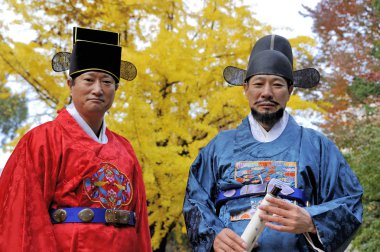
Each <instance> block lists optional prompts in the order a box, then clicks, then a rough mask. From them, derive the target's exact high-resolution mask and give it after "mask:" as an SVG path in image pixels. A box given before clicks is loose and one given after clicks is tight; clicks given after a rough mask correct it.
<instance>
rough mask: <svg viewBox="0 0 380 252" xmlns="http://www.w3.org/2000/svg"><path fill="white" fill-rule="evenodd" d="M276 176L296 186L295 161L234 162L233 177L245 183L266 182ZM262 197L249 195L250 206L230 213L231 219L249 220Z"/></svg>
mask: <svg viewBox="0 0 380 252" xmlns="http://www.w3.org/2000/svg"><path fill="white" fill-rule="evenodd" d="M272 178H276V179H278V180H281V181H282V182H284V183H286V184H287V185H289V186H291V187H297V163H296V162H285V161H239V162H237V163H236V164H235V172H234V179H235V180H236V181H237V182H240V183H242V184H245V185H249V184H264V183H268V182H269V181H270V180H271V179H272ZM262 199H263V197H249V200H250V205H251V207H250V208H249V209H247V210H245V211H242V212H240V213H237V214H233V215H232V214H231V221H238V220H249V219H251V218H252V216H253V215H254V214H255V212H256V209H257V207H258V206H259V205H260V202H261V200H262Z"/></svg>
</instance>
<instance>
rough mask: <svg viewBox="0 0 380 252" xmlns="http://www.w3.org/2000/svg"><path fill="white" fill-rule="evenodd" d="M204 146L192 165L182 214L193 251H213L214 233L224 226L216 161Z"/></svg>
mask: <svg viewBox="0 0 380 252" xmlns="http://www.w3.org/2000/svg"><path fill="white" fill-rule="evenodd" d="M208 150H209V148H208V147H205V148H204V149H203V150H202V151H201V152H200V153H199V155H198V157H197V158H196V160H195V161H194V163H193V164H192V165H191V167H190V172H189V177H188V182H187V188H186V194H185V200H184V206H183V214H184V217H185V223H186V227H187V234H188V237H189V239H190V243H191V245H192V247H193V251H197V252H202V251H211V249H212V246H213V242H214V239H215V236H216V235H217V234H218V233H219V232H220V231H222V229H223V228H224V225H223V223H222V221H221V220H220V219H219V218H218V216H217V214H216V209H215V205H214V200H213V197H212V195H215V194H214V192H215V190H216V188H215V187H216V184H217V183H216V175H215V174H216V172H215V170H216V169H215V167H214V165H215V160H214V159H213V158H212V157H211V155H209V151H208Z"/></svg>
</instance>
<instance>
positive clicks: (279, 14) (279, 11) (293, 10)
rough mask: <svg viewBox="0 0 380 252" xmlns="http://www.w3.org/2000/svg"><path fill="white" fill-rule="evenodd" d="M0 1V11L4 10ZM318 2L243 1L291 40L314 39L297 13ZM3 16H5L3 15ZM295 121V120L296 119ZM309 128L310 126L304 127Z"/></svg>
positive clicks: (18, 35)
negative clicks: (297, 38)
mask: <svg viewBox="0 0 380 252" xmlns="http://www.w3.org/2000/svg"><path fill="white" fill-rule="evenodd" d="M2 2H3V1H2V0H0V5H1V6H3V7H0V9H3V8H4V5H3V4H2ZM318 2H319V0H308V1H305V0H287V1H284V0H245V3H246V4H248V5H250V6H251V8H252V10H253V11H254V12H255V13H256V18H257V19H258V20H259V21H260V22H261V23H266V24H269V25H271V26H272V27H273V28H275V29H274V33H275V34H277V35H281V36H284V37H288V38H292V37H296V36H301V35H304V36H310V37H314V35H313V33H312V25H313V22H312V19H311V18H305V17H303V16H302V15H300V14H299V12H302V13H305V10H304V9H303V7H302V4H303V5H305V6H308V7H311V8H312V9H314V7H315V6H316V4H317V3H318ZM3 14H5V15H3ZM6 14H8V15H9V16H8V18H11V15H12V14H11V13H9V12H5V13H2V15H1V16H2V17H1V18H2V19H3V20H4V19H7V17H6ZM33 35H34V33H33V32H28V31H26V30H25V28H22V27H17V29H15V30H14V32H13V33H12V34H11V36H12V37H13V38H14V39H17V40H19V41H22V40H24V39H25V38H27V37H28V36H29V37H30V36H33ZM296 119H297V118H296ZM304 126H309V127H311V126H312V125H307V124H306V125H305V124H304ZM9 156H10V153H3V152H2V151H1V150H0V173H1V170H2V169H3V167H4V166H5V163H6V161H7V159H8V158H9Z"/></svg>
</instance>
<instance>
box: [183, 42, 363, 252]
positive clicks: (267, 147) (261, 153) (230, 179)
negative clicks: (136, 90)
mask: <svg viewBox="0 0 380 252" xmlns="http://www.w3.org/2000/svg"><path fill="white" fill-rule="evenodd" d="M292 65H293V56H292V49H291V46H290V44H289V42H288V40H287V39H285V38H283V37H280V36H277V35H269V36H265V37H263V38H261V39H260V40H258V41H257V43H256V44H255V46H254V48H253V50H252V53H251V56H250V59H249V63H248V67H247V70H246V71H245V70H242V69H238V68H235V67H228V68H226V69H225V71H224V78H225V79H226V81H227V82H229V83H230V84H232V85H241V84H243V85H244V90H245V95H246V97H247V99H248V102H249V106H250V108H251V113H250V114H249V115H248V117H247V118H245V119H244V120H243V122H242V124H241V125H240V126H239V127H238V128H236V129H233V130H228V131H223V132H220V133H219V134H218V135H217V136H216V137H215V138H214V139H213V140H212V141H211V142H210V143H209V144H208V145H207V146H206V147H205V148H203V149H202V150H201V152H200V153H199V155H198V157H197V158H196V160H195V161H194V163H193V164H192V166H191V168H190V172H189V178H188V184H187V189H186V196H185V200H184V207H183V213H184V217H185V222H186V226H187V232H188V236H189V239H190V242H191V244H192V246H193V250H194V251H197V252H198V251H212V250H214V251H247V249H248V245H247V244H245V242H244V240H243V239H241V237H240V236H241V234H242V233H243V231H244V229H245V227H246V226H247V224H248V222H249V220H250V218H251V217H252V216H253V214H254V212H255V210H256V209H257V207H258V205H259V204H260V201H261V200H262V199H263V196H264V195H265V186H266V184H267V183H268V182H269V180H271V179H273V178H276V179H278V180H280V181H281V182H283V183H284V184H287V185H288V186H290V187H291V188H292V189H291V191H290V192H288V194H285V193H284V194H282V198H285V200H284V199H272V200H270V203H271V204H272V205H271V206H260V207H259V208H260V209H262V210H264V212H267V214H262V215H260V218H261V219H262V220H264V221H265V223H266V224H265V225H266V228H265V229H264V231H263V233H262V234H261V236H260V238H259V240H258V242H257V244H255V248H254V251H313V250H316V251H343V250H344V249H345V248H346V247H347V246H348V244H349V242H350V241H351V239H352V237H353V235H354V234H355V231H356V230H357V229H358V227H359V226H360V224H361V222H362V211H363V209H362V204H361V197H362V194H363V190H362V187H361V185H360V183H359V181H358V179H357V177H356V176H355V174H354V173H353V171H352V170H351V168H350V167H349V165H348V164H347V162H346V161H345V160H344V158H343V156H342V154H341V153H340V152H339V150H338V149H337V147H336V146H335V144H334V143H333V142H332V141H330V140H329V139H328V138H326V137H325V136H323V135H322V134H320V133H319V132H316V131H314V130H312V129H308V128H304V127H301V126H299V125H298V124H297V123H296V122H295V120H294V119H293V117H292V116H290V115H289V114H288V113H287V112H286V111H285V110H284V109H285V107H286V104H287V102H288V100H289V97H290V94H291V92H292V90H293V87H303V88H310V87H313V86H315V85H316V84H318V82H319V73H318V71H317V70H315V69H303V70H298V71H294V72H293V68H292ZM263 188H264V189H263Z"/></svg>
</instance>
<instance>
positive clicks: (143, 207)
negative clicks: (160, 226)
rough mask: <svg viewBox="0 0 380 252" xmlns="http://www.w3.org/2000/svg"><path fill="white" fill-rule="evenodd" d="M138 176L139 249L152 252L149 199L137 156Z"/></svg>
mask: <svg viewBox="0 0 380 252" xmlns="http://www.w3.org/2000/svg"><path fill="white" fill-rule="evenodd" d="M135 164H136V165H135V167H136V173H135V174H136V176H135V186H136V187H135V188H137V194H138V195H137V197H138V200H137V204H136V209H135V212H136V216H137V217H136V232H137V238H138V242H137V244H138V251H142V252H148V251H149V252H151V251H152V245H151V239H150V232H149V224H148V212H147V201H146V193H145V186H144V182H143V176H142V170H141V167H140V165H139V163H138V161H137V158H135Z"/></svg>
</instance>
